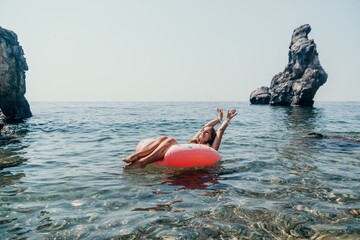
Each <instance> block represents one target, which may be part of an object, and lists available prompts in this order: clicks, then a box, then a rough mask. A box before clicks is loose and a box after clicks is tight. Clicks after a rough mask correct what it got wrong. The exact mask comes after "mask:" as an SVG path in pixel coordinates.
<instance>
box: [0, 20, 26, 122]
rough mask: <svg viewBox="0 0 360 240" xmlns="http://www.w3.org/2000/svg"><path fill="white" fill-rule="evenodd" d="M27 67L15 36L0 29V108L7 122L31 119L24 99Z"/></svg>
mask: <svg viewBox="0 0 360 240" xmlns="http://www.w3.org/2000/svg"><path fill="white" fill-rule="evenodd" d="M27 70H28V65H27V63H26V59H25V57H24V51H23V49H22V47H21V46H20V45H19V42H18V39H17V35H16V34H15V33H14V32H12V31H9V30H6V29H4V28H2V27H0V108H1V110H2V112H3V113H4V115H5V116H6V118H7V120H8V121H12V120H15V121H16V120H22V119H24V118H28V117H31V116H32V114H31V111H30V106H29V103H28V101H27V100H26V98H25V96H24V95H25V92H26V86H25V71H27Z"/></svg>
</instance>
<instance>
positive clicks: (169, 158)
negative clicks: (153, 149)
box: [136, 139, 221, 168]
mask: <svg viewBox="0 0 360 240" xmlns="http://www.w3.org/2000/svg"><path fill="white" fill-rule="evenodd" d="M152 140H153V139H145V140H142V141H141V142H139V144H138V145H137V146H136V151H137V152H138V151H140V150H141V149H142V148H143V147H144V146H145V145H146V144H147V143H148V142H149V141H152ZM220 160H221V156H220V154H219V153H218V152H217V151H216V150H215V149H213V148H211V147H209V146H205V145H202V144H176V145H173V146H171V147H170V148H169V150H168V151H167V152H166V153H165V156H164V159H161V160H159V161H156V162H154V163H152V164H156V165H160V166H165V167H174V168H191V167H201V166H207V165H212V164H215V163H217V162H219V161H220Z"/></svg>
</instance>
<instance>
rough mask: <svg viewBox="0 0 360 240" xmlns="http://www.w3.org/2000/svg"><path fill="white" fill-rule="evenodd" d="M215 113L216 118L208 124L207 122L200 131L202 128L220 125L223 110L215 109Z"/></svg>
mask: <svg viewBox="0 0 360 240" xmlns="http://www.w3.org/2000/svg"><path fill="white" fill-rule="evenodd" d="M216 113H217V118H216V119H214V120H211V121H210V122H208V123H207V124H205V125H204V126H203V127H202V128H201V129H203V128H204V127H214V126H215V125H217V124H219V123H221V121H222V119H223V115H224V114H223V110H222V109H221V108H218V109H216ZM201 129H200V130H199V131H198V132H197V133H196V134H195V135H194V137H193V138H192V139H191V140H190V141H192V140H194V139H196V138H197V136H198V134H199V133H200V131H201Z"/></svg>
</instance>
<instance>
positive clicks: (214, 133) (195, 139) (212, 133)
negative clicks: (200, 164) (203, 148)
mask: <svg viewBox="0 0 360 240" xmlns="http://www.w3.org/2000/svg"><path fill="white" fill-rule="evenodd" d="M210 135H211V138H210V140H209V141H208V142H207V143H206V144H209V145H210V146H211V145H212V144H213V142H214V140H215V137H216V131H215V129H214V128H213V127H212V128H211V133H210ZM189 143H199V139H198V138H197V136H196V138H194V139H191V140H190V141H189Z"/></svg>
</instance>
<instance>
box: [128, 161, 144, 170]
mask: <svg viewBox="0 0 360 240" xmlns="http://www.w3.org/2000/svg"><path fill="white" fill-rule="evenodd" d="M143 167H145V166H143V164H142V163H141V162H139V161H137V162H133V163H130V164H129V165H126V166H125V167H124V169H126V170H129V169H136V168H143Z"/></svg>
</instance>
